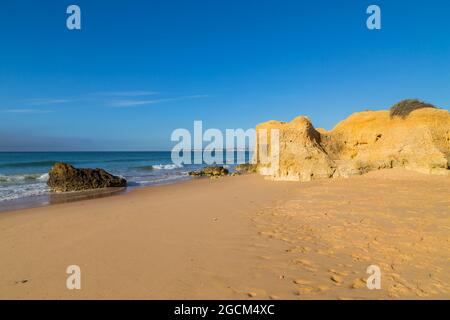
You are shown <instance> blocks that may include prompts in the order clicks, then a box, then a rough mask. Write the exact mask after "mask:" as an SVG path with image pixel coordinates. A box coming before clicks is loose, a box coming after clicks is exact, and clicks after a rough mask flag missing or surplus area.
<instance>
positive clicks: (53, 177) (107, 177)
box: [47, 163, 127, 192]
mask: <svg viewBox="0 0 450 320" xmlns="http://www.w3.org/2000/svg"><path fill="white" fill-rule="evenodd" d="M47 184H48V186H49V187H50V188H51V189H52V190H53V191H55V192H68V191H83V190H92V189H99V188H110V187H126V186H127V181H126V180H125V179H124V178H121V177H117V176H114V175H112V174H109V173H108V172H106V171H105V170H103V169H77V168H74V167H73V166H71V165H69V164H66V163H55V164H54V165H53V167H52V168H51V169H50V171H49V179H48V182H47Z"/></svg>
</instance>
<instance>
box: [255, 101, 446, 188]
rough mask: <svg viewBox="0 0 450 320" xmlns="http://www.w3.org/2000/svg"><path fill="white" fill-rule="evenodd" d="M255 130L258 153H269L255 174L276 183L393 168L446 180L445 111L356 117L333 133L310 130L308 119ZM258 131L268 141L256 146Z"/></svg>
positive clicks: (374, 113) (271, 123)
mask: <svg viewBox="0 0 450 320" xmlns="http://www.w3.org/2000/svg"><path fill="white" fill-rule="evenodd" d="M396 106H397V105H396ZM401 106H402V108H403V107H404V105H401ZM397 110H398V108H397V109H395V111H397ZM405 110H407V109H405ZM271 129H278V132H279V152H273V150H271V149H272V148H273V145H274V144H273V143H271V141H270V139H273V137H271V135H270V130H271ZM256 130H257V132H258V138H257V141H258V143H257V150H258V149H260V150H261V149H262V150H264V149H267V153H268V156H267V158H268V160H267V159H266V160H265V159H262V158H264V157H261V152H257V153H256V158H255V159H254V161H256V163H257V165H258V172H259V173H261V174H264V175H267V176H270V177H271V178H272V179H274V180H294V181H310V180H313V179H318V178H335V177H348V176H352V175H359V174H363V173H365V172H368V171H371V170H377V169H383V168H395V167H401V168H406V169H410V170H414V171H419V172H424V173H431V174H443V175H450V170H449V169H450V168H449V160H450V113H449V112H448V111H447V110H443V109H437V108H430V107H421V108H416V109H413V110H407V112H404V113H402V114H401V116H395V114H394V115H393V114H392V110H391V112H390V111H389V110H382V111H365V112H359V113H355V114H353V115H351V116H350V117H349V118H347V119H345V120H344V121H342V122H340V123H339V124H338V125H337V126H336V127H335V128H334V129H333V130H331V131H326V130H324V129H318V130H316V129H314V127H313V126H312V124H311V122H310V121H309V119H308V118H307V117H298V118H296V119H294V120H293V121H292V122H290V123H283V122H278V121H269V122H266V123H263V124H260V125H258V126H257V127H256ZM261 130H266V131H267V135H268V136H269V139H267V141H260V138H259V132H260V131H261ZM275 145H276V144H275ZM275 151H276V150H275ZM264 160H265V161H264Z"/></svg>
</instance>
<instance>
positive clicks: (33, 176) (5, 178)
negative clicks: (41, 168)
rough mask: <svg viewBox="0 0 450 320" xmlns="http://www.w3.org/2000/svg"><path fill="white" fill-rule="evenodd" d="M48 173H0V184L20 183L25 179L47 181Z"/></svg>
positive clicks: (25, 180)
mask: <svg viewBox="0 0 450 320" xmlns="http://www.w3.org/2000/svg"><path fill="white" fill-rule="evenodd" d="M47 180H48V173H44V174H42V173H26V174H14V175H2V174H0V184H3V183H22V182H27V181H30V182H32V181H43V182H47Z"/></svg>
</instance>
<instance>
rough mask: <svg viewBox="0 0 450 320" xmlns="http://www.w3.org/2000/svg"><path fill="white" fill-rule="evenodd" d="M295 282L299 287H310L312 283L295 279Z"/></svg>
mask: <svg viewBox="0 0 450 320" xmlns="http://www.w3.org/2000/svg"><path fill="white" fill-rule="evenodd" d="M293 282H294V283H295V284H299V285H308V284H310V283H311V282H310V281H308V280H305V279H295V280H294V281H293Z"/></svg>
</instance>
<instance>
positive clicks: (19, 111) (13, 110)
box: [1, 109, 53, 113]
mask: <svg viewBox="0 0 450 320" xmlns="http://www.w3.org/2000/svg"><path fill="white" fill-rule="evenodd" d="M1 111H2V112H7V113H49V112H53V111H52V110H41V109H5V110H1Z"/></svg>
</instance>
